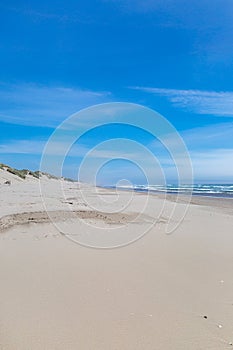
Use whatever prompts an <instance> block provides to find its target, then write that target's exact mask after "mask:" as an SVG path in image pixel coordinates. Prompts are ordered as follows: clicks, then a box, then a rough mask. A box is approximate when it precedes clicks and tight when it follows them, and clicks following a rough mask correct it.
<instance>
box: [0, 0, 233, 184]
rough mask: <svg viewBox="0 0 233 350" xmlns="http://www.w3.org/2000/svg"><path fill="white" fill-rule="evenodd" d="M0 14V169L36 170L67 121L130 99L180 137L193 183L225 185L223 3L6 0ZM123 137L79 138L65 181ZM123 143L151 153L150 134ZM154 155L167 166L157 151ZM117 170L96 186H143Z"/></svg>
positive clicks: (230, 26) (232, 92)
mask: <svg viewBox="0 0 233 350" xmlns="http://www.w3.org/2000/svg"><path fill="white" fill-rule="evenodd" d="M0 16H1V20H0V33H1V40H0V64H1V76H0V127H1V139H0V162H4V163H8V164H10V165H12V166H15V167H18V168H25V167H27V168H31V169H38V168H39V164H40V158H41V153H42V151H43V147H44V145H45V143H46V140H47V139H48V137H49V136H50V135H51V134H52V132H53V130H54V128H56V127H57V126H58V125H59V124H60V123H61V122H62V121H64V120H65V119H66V118H67V117H68V116H70V115H71V114H73V113H75V112H77V111H79V110H81V109H82V108H86V107H89V106H92V105H94V104H99V103H109V102H130V103H137V104H142V105H144V106H146V107H149V108H152V109H154V110H156V111H158V112H159V113H160V114H161V115H163V116H164V117H165V118H167V119H168V120H169V121H170V122H171V123H172V124H173V125H174V126H175V128H176V129H177V130H178V131H179V132H180V134H181V136H182V137H183V138H184V141H185V142H186V144H187V147H188V149H189V152H190V155H191V158H192V161H193V167H194V175H195V182H231V183H233V141H232V140H233V86H232V81H233V79H232V78H233V76H232V75H233V74H232V72H233V69H232V68H233V45H232V37H233V2H232V0H202V1H196V0H190V1H187V0H165V1H164V0H156V1H155V0H144V1H141V0H98V1H97V0H96V1H94V0H89V1H88V0H87V1H85V2H84V1H74V0H70V1H66V2H65V1H58V0H54V1H50V2H49V1H38V0H34V1H25V0H22V1H20V2H19V1H16V0H15V1H11V0H9V1H7V2H5V3H3V2H2V3H1V4H0ZM128 133H129V130H128V129H127V128H126V129H124V128H123V127H119V126H118V127H117V128H116V127H115V128H112V129H111V130H110V129H109V128H108V129H100V130H99V131H96V132H94V133H90V134H89V135H86V136H85V137H83V138H82V140H80V141H79V147H78V148H77V152H74V153H73V155H71V156H70V157H68V159H67V160H66V163H65V165H66V166H65V167H64V175H66V176H76V174H77V169H78V166H79V164H80V161H81V160H82V157H83V155H84V154H85V152H87V151H88V150H89V149H90V148H91V147H93V145H95V144H96V143H97V142H100V141H101V140H102V139H103V140H106V137H109V138H111V137H122V135H123V136H124V137H126V136H127V135H128ZM106 135H107V136H106ZM131 138H134V139H135V140H137V141H138V142H139V141H140V142H142V144H143V145H145V146H146V147H148V148H149V149H150V150H151V151H152V152H154V151H153V147H151V145H152V144H153V140H152V139H151V137H150V136H149V135H146V134H145V133H142V132H141V131H138V130H136V129H135V130H134V131H133V132H132V133H131ZM79 150H81V151H80V154H79V153H78V152H79ZM115 151H116V150H114V152H115ZM124 151H125V150H124V148H119V156H120V155H121V154H122V153H124ZM110 152H111V149H110ZM114 154H115V153H114ZM99 156H100V157H101V155H99ZM156 156H158V158H159V157H160V159H161V164H162V166H164V167H166V164H167V163H168V160H169V157H168V155H166V152H162V151H161V153H156ZM138 157H139V158H140V157H141V155H140V154H139V155H138ZM126 163H127V162H126V161H125V160H124V161H114V162H112V166H111V164H108V165H106V166H105V171H104V168H103V171H102V175H101V176H100V177H101V179H100V182H101V183H109V182H111V181H113V182H114V181H115V182H116V181H118V180H119V179H120V178H121V177H126V176H127V175H128V176H129V178H130V180H131V181H132V182H136V183H141V182H143V181H144V178H143V176H142V174H141V173H140V170H136V168H135V167H132V166H131V164H130V162H128V163H127V164H126ZM116 169H117V170H118V172H117V173H116ZM168 176H169V178H168V181H172V180H173V175H172V174H169V175H168ZM113 179H114V180H113Z"/></svg>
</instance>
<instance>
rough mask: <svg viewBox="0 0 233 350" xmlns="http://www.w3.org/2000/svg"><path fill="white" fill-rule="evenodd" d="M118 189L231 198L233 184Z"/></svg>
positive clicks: (232, 195) (232, 196)
mask: <svg viewBox="0 0 233 350" xmlns="http://www.w3.org/2000/svg"><path fill="white" fill-rule="evenodd" d="M118 188H119V189H122V190H123V189H124V190H133V191H136V192H152V193H164V192H165V193H168V194H177V193H179V194H190V193H192V195H197V196H208V197H221V198H222V197H224V198H233V184H195V185H191V186H190V185H182V186H177V185H172V184H169V185H166V186H162V185H134V186H131V187H127V186H118Z"/></svg>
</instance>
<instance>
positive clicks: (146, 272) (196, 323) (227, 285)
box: [0, 170, 233, 350]
mask: <svg viewBox="0 0 233 350" xmlns="http://www.w3.org/2000/svg"><path fill="white" fill-rule="evenodd" d="M6 181H11V185H7V184H4V182H6ZM41 181H42V182H43V186H44V187H43V188H44V189H46V190H44V192H43V191H42V192H43V200H42V199H41V192H40V191H41V188H40V186H39V181H38V180H37V179H34V178H32V177H30V176H28V177H27V179H26V180H22V179H20V178H18V177H17V176H14V175H12V174H9V173H8V172H6V171H4V170H0V186H1V201H0V213H1V214H0V216H1V217H0V280H1V289H0V349H1V350H16V349H17V350H31V349H33V350H64V349H66V350H76V349H82V350H89V349H97V350H105V349H106V350H109V349H110V350H131V349H132V350H137V349H138V350H141V349H147V350H152V349H153V350H154V349H156V350H157V349H159V350H160V349H161V350H165V349H166V350H167V349H175V350H182V349H184V350H187V349H191V350H192V349H193V350H196V349H203V350H206V349H211V350H215V349H216V350H219V349H230V348H232V347H233V345H232V344H233V279H232V271H233V234H232V227H233V215H232V214H233V211H232V207H233V202H232V199H213V198H208V199H205V198H203V197H202V198H199V197H195V198H193V199H192V202H191V204H190V206H189V207H188V210H187V213H186V215H185V216H184V219H183V220H182V222H181V223H179V225H178V228H177V229H176V230H175V231H174V232H173V233H172V234H169V235H168V234H166V232H165V231H166V230H165V227H166V223H167V219H168V213H169V212H170V210H171V209H172V206H173V205H174V201H173V200H172V197H169V198H168V199H167V201H166V205H165V207H164V206H162V203H163V202H164V200H163V198H160V197H159V196H152V195H151V196H150V198H149V202H148V203H149V205H148V206H147V207H146V208H145V209H144V210H143V213H142V209H141V208H144V202H145V203H146V201H148V196H147V194H142V193H140V194H137V193H134V194H133V199H132V201H130V198H131V197H132V193H130V192H127V191H122V192H118V194H116V193H114V191H113V190H106V189H96V188H95V187H91V186H88V185H85V184H78V183H75V182H67V181H64V180H63V181H62V188H63V190H64V193H63V194H65V195H64V196H61V193H60V192H59V191H57V188H59V186H60V185H61V181H60V180H55V179H48V178H46V177H44V178H43V179H42V180H41ZM99 196H100V197H99ZM100 198H101V199H102V200H100ZM44 201H45V202H46V203H44ZM184 202H185V201H183V202H182V201H180V203H178V204H177V207H178V210H179V209H181V212H182V211H184V210H185V207H184V206H186V204H185V203H184ZM124 203H129V204H127V206H124ZM45 204H46V205H45ZM48 206H49V208H50V211H51V212H50V213H47V212H46V209H48ZM119 208H123V209H121V210H120V209H119ZM161 208H163V211H162V213H161ZM139 211H141V213H139ZM74 215H75V217H74ZM51 218H52V221H53V222H54V223H55V224H56V223H60V224H59V225H58V226H57V227H56V226H55V225H54V223H52V222H51ZM155 218H156V221H155V222H154V219H155ZM172 220H174V222H175V221H176V217H173V218H172ZM69 223H70V225H71V226H70V227H71V228H73V227H75V228H76V230H77V231H76V232H78V233H77V237H75V240H76V238H77V241H79V240H80V242H81V243H83V242H84V243H85V244H90V245H93V242H96V239H97V240H98V239H99V238H100V244H103V245H104V240H105V238H106V237H107V236H103V237H99V236H98V237H94V236H93V235H94V234H95V232H97V231H96V230H99V231H98V232H100V231H101V230H102V229H105V230H104V232H105V233H107V235H108V237H107V238H109V236H111V231H109V230H110V228H112V227H118V226H119V227H123V229H124V230H125V232H126V235H128V236H129V240H135V242H132V243H131V244H127V245H125V246H124V247H121V248H118V249H91V248H87V247H85V246H83V245H81V244H78V242H77V241H75V242H74V241H73V240H71V239H69V238H70V237H69ZM153 223H154V224H153ZM152 224H153V225H152ZM67 225H68V226H67ZM88 225H89V226H88ZM60 227H62V228H64V227H66V228H67V232H68V234H67V235H64V234H61V232H59V228H60ZM87 227H89V229H90V232H91V233H90V236H91V238H90V240H87V241H83V240H85V239H86V236H87V235H89V231H88V230H87ZM149 227H150V229H148V228H149ZM147 229H148V232H147V233H146V234H145V235H143V236H142V237H141V238H140V237H137V233H138V232H143V231H145V230H147ZM117 235H118V234H116V237H117V238H116V239H118V238H119V242H120V239H122V237H123V235H122V234H121V233H120V235H119V237H118V236H117ZM121 235H122V236H121ZM93 237H94V238H93ZM136 238H140V239H136ZM101 239H102V240H103V241H101ZM114 239H115V238H114ZM109 242H110V241H109ZM117 242H118V241H117ZM119 242H118V243H119ZM98 243H99V242H98ZM85 244H84V245H85ZM106 247H107V246H106ZM106 247H105V248H106Z"/></svg>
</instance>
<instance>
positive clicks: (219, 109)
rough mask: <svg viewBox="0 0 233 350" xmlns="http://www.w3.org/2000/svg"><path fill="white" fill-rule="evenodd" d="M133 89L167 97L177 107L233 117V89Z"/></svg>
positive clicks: (200, 112)
mask: <svg viewBox="0 0 233 350" xmlns="http://www.w3.org/2000/svg"><path fill="white" fill-rule="evenodd" d="M133 89H136V90H140V91H144V92H148V93H151V94H154V95H158V96H164V97H166V98H167V99H168V100H169V101H170V102H171V103H172V104H173V105H174V106H175V107H178V108H183V109H186V110H188V111H190V112H193V113H197V114H208V115H214V116H222V117H233V91H220V92H217V91H202V90H176V89H161V88H153V87H134V88H133Z"/></svg>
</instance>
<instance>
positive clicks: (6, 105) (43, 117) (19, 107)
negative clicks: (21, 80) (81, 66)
mask: <svg viewBox="0 0 233 350" xmlns="http://www.w3.org/2000/svg"><path fill="white" fill-rule="evenodd" d="M0 91H1V94H0V120H1V121H4V122H7V123H12V124H22V125H33V126H34V125H35V126H45V127H46V126H47V127H54V126H57V125H58V124H59V123H60V122H62V121H63V120H64V119H66V118H67V117H68V116H69V115H71V114H73V113H75V112H77V111H79V110H81V109H82V108H86V107H89V106H91V105H94V104H99V103H103V102H108V101H109V99H110V95H111V94H110V92H104V91H103V92H98V91H90V90H84V89H78V88H67V87H62V86H51V87H47V86H42V85H36V84H15V85H13V84H12V85H10V84H4V83H1V84H0Z"/></svg>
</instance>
